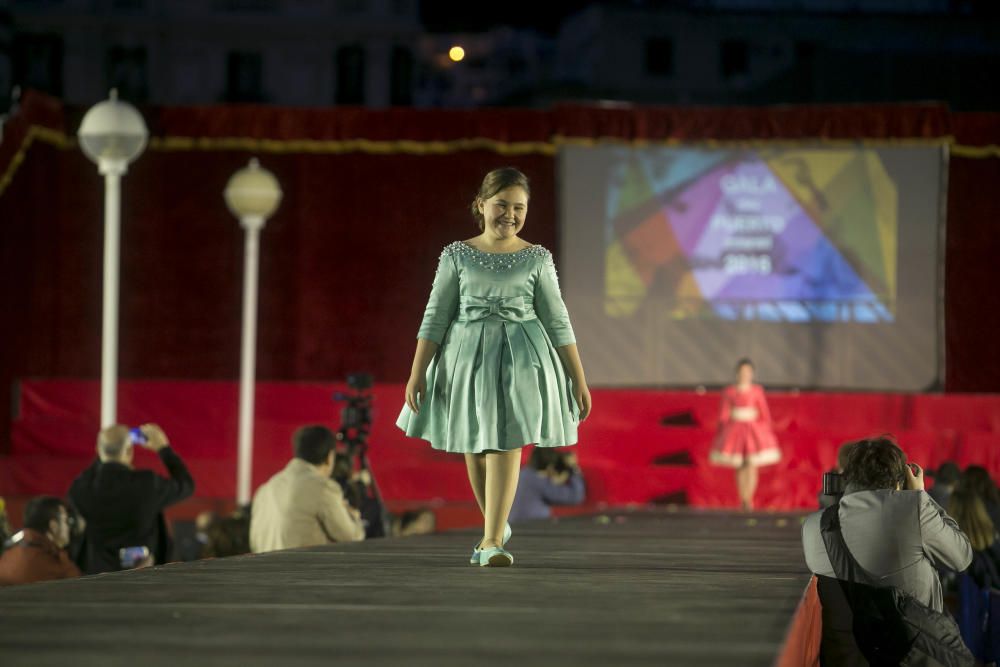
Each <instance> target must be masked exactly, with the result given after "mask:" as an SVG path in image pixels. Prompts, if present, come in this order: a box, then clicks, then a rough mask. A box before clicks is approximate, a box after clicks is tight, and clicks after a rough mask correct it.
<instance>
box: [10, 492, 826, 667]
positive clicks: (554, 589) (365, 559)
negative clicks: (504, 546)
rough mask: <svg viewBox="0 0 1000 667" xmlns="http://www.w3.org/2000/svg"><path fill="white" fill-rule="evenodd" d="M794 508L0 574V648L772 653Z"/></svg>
mask: <svg viewBox="0 0 1000 667" xmlns="http://www.w3.org/2000/svg"><path fill="white" fill-rule="evenodd" d="M799 525H800V524H799V515H790V514H755V515H744V514H729V513H719V512H697V511H688V510H681V511H678V512H668V511H665V510H664V511H655V512H654V511H636V512H614V513H609V514H608V515H601V516H598V517H578V518H574V519H569V520H562V521H560V522H558V523H533V524H527V525H523V526H518V527H515V530H514V537H513V539H512V540H511V542H510V544H509V545H508V546H509V548H510V550H511V552H512V553H513V554H514V555H515V559H516V561H515V564H514V567H512V568H507V569H492V568H479V567H473V566H470V565H469V564H468V558H469V552H470V551H471V546H472V544H473V542H474V541H475V539H476V538H475V537H474V536H473V533H472V532H471V531H461V532H449V533H441V534H437V535H429V536H423V537H411V538H402V539H393V540H374V541H371V542H365V543H360V544H348V545H334V546H329V547H317V548H313V549H303V550H296V551H285V552H275V553H270V554H262V555H259V556H243V557H237V558H227V559H220V560H208V561H199V562H195V563H184V564H175V565H167V566H165V567H159V568H155V569H149V570H142V571H134V572H122V573H115V574H108V575H101V576H96V577H87V578H83V579H78V580H72V581H62V582H51V583H44V584H34V585H30V586H21V587H14V588H7V589H0V664H2V665H4V666H5V667H21V666H28V665H30V666H32V667H38V666H43V665H58V666H59V667H64V666H65V665H68V664H72V665H81V666H90V665H102V666H104V665H129V666H130V667H139V666H142V667H146V666H153V665H170V666H171V667H177V666H180V665H190V666H191V667H196V666H197V667H201V666H205V665H281V666H284V665H330V664H335V665H361V664H364V665H369V666H381V665H393V666H396V665H421V666H422V665H427V666H431V665H434V666H439V665H462V666H463V667H469V666H470V665H474V664H485V665H492V666H495V667H505V666H510V667H525V666H527V665H545V666H546V667H557V666H560V665H572V666H574V667H577V666H579V665H603V666H607V667H618V666H621V665H658V666H662V665H681V666H687V665H692V666H694V665H697V666H703V665H726V666H728V667H731V666H733V665H738V666H740V667H751V666H753V665H761V666H765V665H771V664H772V662H773V660H774V658H775V656H776V655H777V653H778V650H779V648H780V645H781V642H782V640H783V638H784V634H785V630H786V628H787V626H788V623H789V621H790V619H791V617H792V614H793V612H794V610H795V607H796V605H797V603H798V601H799V598H800V596H801V594H802V591H803V589H804V588H805V585H806V583H807V581H808V573H807V571H806V569H805V565H804V563H803V559H802V552H801V547H800V543H799Z"/></svg>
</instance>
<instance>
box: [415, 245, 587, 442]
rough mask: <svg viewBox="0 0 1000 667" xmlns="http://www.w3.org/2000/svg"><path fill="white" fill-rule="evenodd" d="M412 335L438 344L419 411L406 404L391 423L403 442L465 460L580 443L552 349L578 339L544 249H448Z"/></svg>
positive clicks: (568, 388) (574, 410)
mask: <svg viewBox="0 0 1000 667" xmlns="http://www.w3.org/2000/svg"><path fill="white" fill-rule="evenodd" d="M417 338H423V339H425V340H429V341H433V342H435V343H438V344H439V345H440V347H439V348H438V351H437V354H435V355H434V359H433V360H432V361H431V363H430V365H429V366H428V367H427V395H426V396H425V397H424V399H423V401H422V403H421V404H420V412H419V413H417V414H414V412H413V411H412V410H410V408H409V407H408V406H406V405H404V406H403V411H402V413H400V415H399V419H398V420H396V425H397V426H399V428H401V429H402V430H403V431H405V432H406V435H408V436H411V437H414V438H421V439H423V440H428V441H429V442H430V443H431V445H432V446H433V447H434V448H435V449H441V450H444V451H447V452H457V453H463V454H474V453H479V452H484V451H506V450H510V449H517V448H519V447H523V446H524V445H529V444H535V445H539V446H542V447H561V446H564V445H573V444H576V441H577V426H578V425H579V421H580V412H579V409H578V407H577V405H576V401H575V400H574V398H573V393H572V383H571V381H570V379H569V377H568V375H567V374H566V371H565V369H564V368H563V365H562V361H561V360H560V358H559V355H558V353H557V352H556V348H557V347H562V346H563V345H570V344H572V343H575V342H576V339H575V337H574V336H573V327H572V325H571V324H570V321H569V314H568V313H567V312H566V305H565V304H564V303H563V300H562V295H561V294H560V293H559V281H558V279H557V278H556V268H555V263H554V262H553V261H552V253H550V252H549V251H548V250H546V249H545V248H543V247H541V246H538V245H534V246H529V247H527V248H524V249H523V250H519V251H518V252H514V253H509V254H498V253H488V252H483V251H481V250H477V249H475V248H473V247H472V246H470V245H468V244H467V243H463V242H455V243H452V244H450V245H448V246H447V247H445V249H444V251H443V252H442V253H441V259H440V261H439V263H438V269H437V275H436V276H435V277H434V284H433V287H432V288H431V296H430V299H429V300H428V301H427V308H426V309H425V310H424V319H423V322H422V323H421V325H420V330H419V331H418V333H417Z"/></svg>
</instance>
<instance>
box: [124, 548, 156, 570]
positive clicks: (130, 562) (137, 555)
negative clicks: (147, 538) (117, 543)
mask: <svg viewBox="0 0 1000 667" xmlns="http://www.w3.org/2000/svg"><path fill="white" fill-rule="evenodd" d="M147 558H149V547H145V546H143V547H125V548H123V549H119V550H118V559H119V561H121V565H122V567H123V568H125V569H126V570H131V569H132V568H133V567H135V566H136V565H138V564H139V563H141V562H142V561H144V560H146V559H147Z"/></svg>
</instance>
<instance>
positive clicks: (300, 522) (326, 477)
mask: <svg viewBox="0 0 1000 667" xmlns="http://www.w3.org/2000/svg"><path fill="white" fill-rule="evenodd" d="M292 441H293V445H294V450H295V457H294V458H293V459H292V460H291V461H289V462H288V465H286V466H285V468H284V470H282V471H281V472H279V473H277V474H276V475H274V476H273V477H272V478H271V479H269V480H268V481H267V482H265V483H264V484H263V485H262V486H261V487H260V488H259V489H257V493H256V494H255V496H254V499H253V505H252V509H251V514H250V548H251V549H252V550H253V551H254V553H260V552H263V551H275V550H278V549H293V548H295V547H308V546H315V545H318V544H327V543H329V542H356V541H359V540H363V539H364V537H365V527H364V524H363V522H362V521H361V515H360V514H359V513H358V511H357V510H355V509H354V508H352V507H350V505H349V504H348V503H347V500H346V499H345V498H344V493H343V491H342V490H341V488H340V485H339V484H337V482H335V481H334V480H333V479H331V478H330V475H331V473H332V472H333V462H334V455H335V447H336V442H337V440H336V437H335V436H334V435H333V433H332V432H331V431H330V429H328V428H326V427H325V426H304V427H302V428H300V429H299V430H298V431H296V432H295V435H294V436H293V438H292Z"/></svg>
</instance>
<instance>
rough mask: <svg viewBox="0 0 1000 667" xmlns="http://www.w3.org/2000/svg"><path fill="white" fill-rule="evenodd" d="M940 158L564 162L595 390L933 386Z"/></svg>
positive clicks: (615, 149)
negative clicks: (739, 371) (750, 372)
mask: <svg viewBox="0 0 1000 667" xmlns="http://www.w3.org/2000/svg"><path fill="white" fill-rule="evenodd" d="M946 159H947V154H946V151H945V148H944V147H943V146H941V145H923V146H916V147H914V146H885V147H872V146H867V145H866V146H857V147H845V148H830V147H811V146H807V145H803V146H782V147H774V148H771V147H766V148H752V149H747V148H715V147H703V146H697V145H690V146H671V147H666V146H662V147H638V148H637V147H629V146H621V145H597V146H594V147H582V146H567V147H565V148H562V149H561V150H560V153H559V188H560V243H561V245H560V248H561V253H560V254H561V257H560V269H561V273H560V277H561V284H562V290H563V295H564V297H565V299H566V303H567V305H568V306H569V309H570V313H571V315H572V317H573V323H574V327H575V329H576V333H577V339H578V342H579V344H580V348H581V353H582V354H583V358H584V360H585V361H586V364H587V375H588V379H589V380H590V381H591V382H592V383H594V384H598V385H605V386H694V385H718V384H723V383H726V382H729V381H730V380H731V378H732V375H733V365H734V363H735V362H736V360H737V359H738V358H740V357H744V356H749V357H751V358H752V359H753V360H754V362H755V363H756V365H757V367H758V375H759V377H760V379H761V381H763V382H766V383H768V384H771V385H777V386H787V387H801V388H839V389H870V390H924V389H928V388H932V387H934V386H936V385H937V383H938V380H939V377H940V375H941V367H942V364H943V360H942V359H941V354H942V353H941V344H940V343H941V337H942V336H941V329H942V324H941V312H942V304H941V293H940V287H941V282H942V274H943V271H942V267H941V262H940V253H941V247H940V246H941V243H940V238H941V236H942V231H943V215H944V214H943V211H944V199H945V189H946V188H945V184H944V182H943V180H942V179H943V177H944V174H946V173H947V171H946V169H945V168H944V166H945V162H946Z"/></svg>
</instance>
